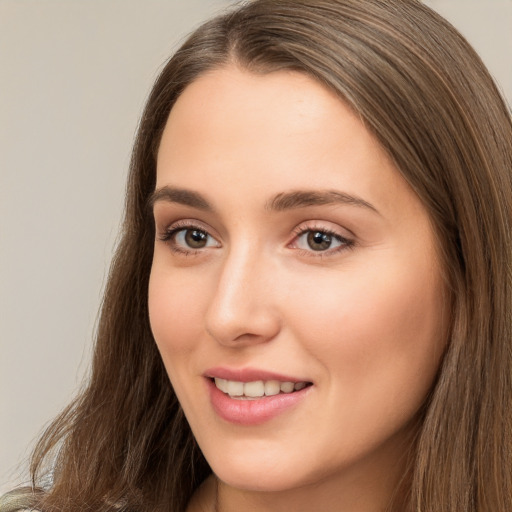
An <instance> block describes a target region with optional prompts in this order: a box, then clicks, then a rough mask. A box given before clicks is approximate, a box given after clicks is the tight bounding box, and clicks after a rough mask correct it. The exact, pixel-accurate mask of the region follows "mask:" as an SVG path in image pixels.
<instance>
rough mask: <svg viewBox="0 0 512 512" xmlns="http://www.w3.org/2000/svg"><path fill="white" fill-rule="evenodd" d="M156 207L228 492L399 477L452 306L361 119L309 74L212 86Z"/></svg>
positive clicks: (409, 197)
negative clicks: (396, 474) (410, 429)
mask: <svg viewBox="0 0 512 512" xmlns="http://www.w3.org/2000/svg"><path fill="white" fill-rule="evenodd" d="M153 204H154V215H155V223H156V233H157V235H156V241H155V249H154V260H153V266H152V270H151V279H150V285H149V310H150V320H151V327H152V331H153V334H154V337H155V340H156V343H157V345H158V348H159V350H160V353H161V355H162V358H163V361H164V364H165V367H166V369H167V372H168V374H169V378H170V380H171V382H172V385H173V387H174V389H175V391H176V393H177V396H178V398H179V400H180V403H181V405H182V407H183V409H184V412H185V414H186V417H187V419H188V421H189V423H190V426H191V428H192V430H193V433H194V435H195V437H196V439H197V441H198V443H199V446H200V447H201V449H202V451H203V453H204V455H205V457H206V459H207V460H208V462H209V464H210V465H211V467H212V469H213V470H214V472H215V473H216V474H217V476H218V477H219V478H220V480H221V481H223V482H224V483H226V484H227V485H229V486H233V487H237V488H242V489H247V490H274V491H276V490H286V489H294V488H298V487H301V486H307V485H308V484H316V483H319V482H322V481H327V480H329V479H331V480H332V479H334V480H336V479H337V480H339V481H340V482H341V481H342V479H343V478H345V479H348V480H350V481H352V482H355V481H356V480H357V478H359V477H361V478H365V479H367V480H368V481H371V480H372V478H373V477H374V476H376V475H380V479H381V480H385V479H386V478H387V476H388V475H392V474H394V471H395V468H397V467H399V466H400V464H399V463H398V462H397V461H398V459H399V458H400V456H401V455H403V453H404V450H405V447H406V442H405V439H406V437H407V434H408V426H409V425H410V424H411V421H412V420H413V418H414V416H415V414H416V413H417V411H418V409H419V408H420V406H421V405H422V403H423V402H424V400H425V397H426V395H427V393H428V391H429V389H430V388H431V386H432V383H433V380H434V377H435V374H436V371H437V369H438V366H439V361H440V358H441V355H442V352H443V348H444V340H445V337H446V336H445V331H446V319H445V312H446V308H445V300H444V293H443V291H444V290H443V283H442V279H441V276H440V268H439V264H438V260H437V257H436V247H435V240H434V235H433V231H432V227H431V225H430V223H429V218H428V215H427V213H426V211H425V209H424V208H423V206H422V204H421V203H420V201H419V199H418V198H417V196H416V195H415V194H414V193H413V192H412V190H411V188H410V187H409V186H408V185H407V184H406V182H405V181H404V179H403V178H402V177H401V175H400V174H399V172H398V171H397V169H396V168H395V166H394V165H393V163H392V161H391V160H390V158H388V156H387V154H386V153H385V152H384V151H383V149H382V148H381V147H380V145H379V144H378V143H377V141H376V140H375V138H374V137H373V136H372V135H371V134H370V133H369V132H368V131H367V130H366V129H365V127H364V126H363V124H362V123H361V121H360V120H359V118H358V117H357V116H356V115H354V114H353V113H352V112H351V111H350V110H349V109H348V108H347V107H346V106H345V105H344V104H343V103H342V102H341V101H340V100H339V99H338V98H337V97H336V96H335V95H334V94H333V93H331V92H330V91H328V90H327V89H325V88H324V87H323V86H321V85H319V84H318V83H317V82H316V81H314V80H313V79H311V78H309V77H307V76H305V75H302V74H300V73H297V72H285V71H280V72H274V73H270V74H265V75H255V74H251V73H249V72H246V71H241V70H239V69H238V68H235V67H226V68H223V69H218V70H215V71H212V72H210V73H208V74H205V75H203V76H202V77H201V78H199V79H198V80H196V81H195V82H194V83H192V84H191V85H190V86H188V87H187V88H186V90H185V91H184V93H183V94H182V95H181V96H180V98H179V99H178V101H177V103H176V105H175V106H174V107H173V109H172V111H171V114H170V117H169V119H168V121H167V125H166V127H165V131H164V133H163V138H162V142H161V146H160V149H159V153H158V162H157V184H156V191H155V194H154V197H153ZM215 378H217V379H218V380H217V385H216V384H215V381H214V379H215ZM219 388H220V389H219ZM292 389H293V390H294V391H292V392H290V391H291V390H292ZM358 475H359V476H358ZM390 478H391V477H390ZM375 479H376V481H378V480H379V477H377V476H376V478H375ZM348 480H346V481H348Z"/></svg>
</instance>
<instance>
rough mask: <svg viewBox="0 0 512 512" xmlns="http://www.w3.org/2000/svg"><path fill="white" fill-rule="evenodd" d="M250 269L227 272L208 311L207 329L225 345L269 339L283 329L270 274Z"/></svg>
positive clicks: (266, 340)
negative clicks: (273, 296)
mask: <svg viewBox="0 0 512 512" xmlns="http://www.w3.org/2000/svg"><path fill="white" fill-rule="evenodd" d="M247 270H249V272H243V271H241V269H239V271H238V272H224V275H223V276H221V279H219V282H218V286H217V289H216V291H215V294H214V297H213V300H212V301H211V303H210V305H209V308H208V311H207V313H206V318H205V328H206V332H207V333H208V334H209V335H210V336H211V338H213V339H214V340H216V341H217V342H218V343H220V344H222V345H225V346H242V345H248V344H249V345H250V344H257V343H264V342H268V341H271V340H272V339H274V338H275V337H276V335H277V334H278V333H279V331H280V328H281V322H280V318H279V314H278V310H277V308H276V307H274V305H273V304H272V295H273V294H272V285H271V283H270V282H269V279H268V277H267V278H265V277H264V276H263V275H262V274H261V273H258V272H257V271H256V268H254V266H253V268H252V269H247Z"/></svg>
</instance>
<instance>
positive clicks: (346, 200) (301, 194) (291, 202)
mask: <svg viewBox="0 0 512 512" xmlns="http://www.w3.org/2000/svg"><path fill="white" fill-rule="evenodd" d="M158 201H166V202H169V203H178V204H182V205H185V206H190V207H192V208H197V209H199V210H203V211H208V212H213V211H214V208H213V206H212V205H211V204H210V203H209V202H208V201H207V200H206V198H205V197H203V196H202V195H201V194H199V193H198V192H194V191H192V190H188V189H183V188H176V187H170V186H164V187H161V188H159V189H157V190H155V191H154V192H153V194H151V196H150V197H149V200H148V206H149V207H151V208H153V206H154V205H155V203H156V202H158ZM334 204H343V205H348V206H357V207H360V208H366V209H369V210H371V211H373V212H375V213H379V211H378V210H377V208H375V206H373V205H372V204H371V203H369V202H368V201H365V200H364V199H362V198H360V197H357V196H354V195H351V194H347V193H345V192H339V191H336V190H292V191H290V192H281V193H279V194H277V195H276V196H274V197H273V198H272V199H270V200H269V201H267V203H266V204H265V209H266V210H269V211H278V212H279V211H285V210H294V209H299V208H307V207H308V206H322V205H334Z"/></svg>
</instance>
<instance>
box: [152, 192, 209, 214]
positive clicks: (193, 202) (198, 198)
mask: <svg viewBox="0 0 512 512" xmlns="http://www.w3.org/2000/svg"><path fill="white" fill-rule="evenodd" d="M159 201H165V202H168V203H178V204H182V205H185V206H190V207H192V208H197V209H199V210H204V211H208V212H213V207H212V206H211V205H210V203H209V202H208V201H207V200H206V199H205V198H204V197H203V196H202V195H201V194H198V193H197V192H193V191H192V190H187V189H184V188H176V187H169V186H164V187H161V188H158V189H156V190H155V191H154V192H153V193H152V194H151V196H149V199H148V206H149V208H151V209H153V207H154V206H155V203H157V202H159Z"/></svg>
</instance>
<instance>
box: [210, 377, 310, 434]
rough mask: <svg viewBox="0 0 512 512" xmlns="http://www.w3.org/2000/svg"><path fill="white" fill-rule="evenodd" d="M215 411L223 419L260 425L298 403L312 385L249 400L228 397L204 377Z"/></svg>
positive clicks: (241, 423) (236, 422)
mask: <svg viewBox="0 0 512 512" xmlns="http://www.w3.org/2000/svg"><path fill="white" fill-rule="evenodd" d="M206 380H207V385H208V389H209V392H210V399H211V402H212V405H213V409H214V410H215V412H216V413H217V414H218V415H219V416H220V417H221V418H222V419H224V420H226V421H229V422H230V423H235V424H237V425H260V424H262V423H265V422H266V421H269V420H271V419H272V418H275V417H276V416H279V415H280V414H282V413H284V412H285V411H287V410H288V409H290V408H292V407H295V406H296V405H298V404H299V403H300V402H301V401H302V400H303V399H304V398H305V397H306V396H307V394H308V393H309V391H310V390H311V388H312V387H313V386H307V387H305V388H304V389H301V390H300V391H294V392H293V393H280V394H278V395H274V396H265V397H262V398H257V399H251V400H237V399H235V398H230V397H229V395H226V393H223V392H222V391H221V390H220V389H218V388H217V386H216V385H215V383H214V382H213V381H212V380H211V379H206Z"/></svg>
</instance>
